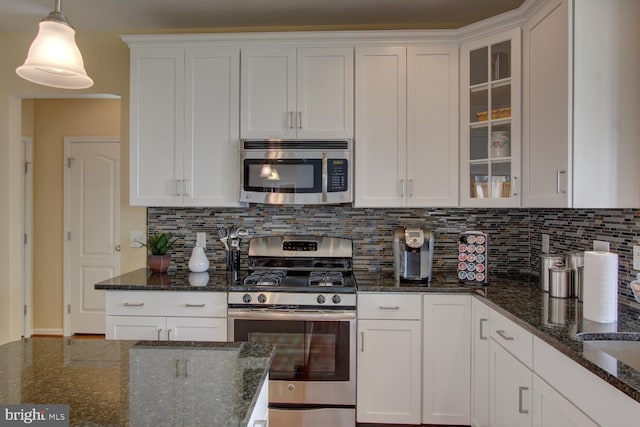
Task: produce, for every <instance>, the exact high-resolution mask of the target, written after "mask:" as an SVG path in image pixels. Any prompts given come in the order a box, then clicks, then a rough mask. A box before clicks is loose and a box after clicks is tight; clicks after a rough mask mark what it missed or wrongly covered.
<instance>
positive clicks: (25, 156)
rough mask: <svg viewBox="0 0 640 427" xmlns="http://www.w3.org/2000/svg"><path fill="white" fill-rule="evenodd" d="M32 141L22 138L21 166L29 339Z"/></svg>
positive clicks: (25, 321) (25, 332) (28, 330)
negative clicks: (22, 167) (22, 169)
mask: <svg viewBox="0 0 640 427" xmlns="http://www.w3.org/2000/svg"><path fill="white" fill-rule="evenodd" d="M32 162H33V140H32V138H30V137H27V136H23V137H22V164H23V165H24V176H23V180H22V195H23V196H22V197H23V200H22V217H23V221H22V233H23V235H24V256H23V264H22V271H23V276H22V277H23V284H22V303H23V305H24V311H23V313H24V315H23V316H24V318H23V321H22V336H23V337H30V336H31V334H32V333H33V322H32V320H33V304H32V303H31V300H32V297H31V295H32V293H33V278H32V277H33V276H32V268H33V242H32V241H33V234H32V228H33V224H32V222H33V168H32Z"/></svg>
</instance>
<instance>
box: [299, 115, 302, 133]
mask: <svg viewBox="0 0 640 427" xmlns="http://www.w3.org/2000/svg"><path fill="white" fill-rule="evenodd" d="M298 129H302V111H298Z"/></svg>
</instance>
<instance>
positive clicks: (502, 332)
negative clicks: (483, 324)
mask: <svg viewBox="0 0 640 427" xmlns="http://www.w3.org/2000/svg"><path fill="white" fill-rule="evenodd" d="M496 334H498V335H500V336H501V337H502V339H503V340H505V341H513V337H510V336H509V335H507V334H506V333H505V332H504V331H503V330H499V331H496Z"/></svg>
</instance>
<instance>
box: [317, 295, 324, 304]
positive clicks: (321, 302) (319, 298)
mask: <svg viewBox="0 0 640 427" xmlns="http://www.w3.org/2000/svg"><path fill="white" fill-rule="evenodd" d="M316 301H318V304H324V302H325V301H326V298H325V297H324V295H318V298H316Z"/></svg>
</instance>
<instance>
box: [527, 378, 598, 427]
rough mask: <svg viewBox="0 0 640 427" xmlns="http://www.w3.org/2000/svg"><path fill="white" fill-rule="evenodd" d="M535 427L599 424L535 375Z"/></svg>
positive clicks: (592, 425) (568, 426)
mask: <svg viewBox="0 0 640 427" xmlns="http://www.w3.org/2000/svg"><path fill="white" fill-rule="evenodd" d="M532 417H533V427H557V426H562V427H596V426H597V424H596V423H595V422H594V421H593V420H592V419H591V418H589V417H587V416H586V415H585V414H584V413H582V412H581V411H580V410H579V409H578V408H577V407H576V406H575V405H573V404H572V403H571V402H570V401H568V400H567V399H566V398H565V397H564V396H563V395H561V394H560V393H558V392H557V391H556V390H555V389H553V388H552V387H551V386H550V385H549V384H547V383H546V382H544V381H543V380H542V379H541V378H540V377H538V376H537V375H535V374H534V375H533V414H532Z"/></svg>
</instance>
